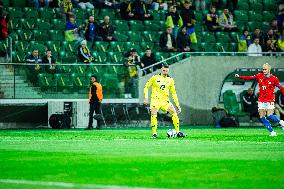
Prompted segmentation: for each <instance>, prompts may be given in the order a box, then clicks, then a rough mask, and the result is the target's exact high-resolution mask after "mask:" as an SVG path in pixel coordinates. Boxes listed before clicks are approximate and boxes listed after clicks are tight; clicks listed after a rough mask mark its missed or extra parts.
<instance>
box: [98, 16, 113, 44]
mask: <svg viewBox="0 0 284 189" xmlns="http://www.w3.org/2000/svg"><path fill="white" fill-rule="evenodd" d="M99 35H100V36H101V37H102V38H103V40H104V41H116V38H115V37H114V27H113V26H112V25H111V24H110V22H109V16H105V17H104V22H103V23H101V25H100V34H99Z"/></svg>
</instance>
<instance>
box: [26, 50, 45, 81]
mask: <svg viewBox="0 0 284 189" xmlns="http://www.w3.org/2000/svg"><path fill="white" fill-rule="evenodd" d="M26 63H28V64H33V65H31V66H28V69H29V73H28V78H30V81H31V82H32V83H33V84H35V83H37V74H38V73H40V72H43V71H44V67H43V66H40V65H39V64H41V63H42V59H41V57H40V56H39V55H38V49H33V50H32V54H30V55H28V56H27V57H26Z"/></svg>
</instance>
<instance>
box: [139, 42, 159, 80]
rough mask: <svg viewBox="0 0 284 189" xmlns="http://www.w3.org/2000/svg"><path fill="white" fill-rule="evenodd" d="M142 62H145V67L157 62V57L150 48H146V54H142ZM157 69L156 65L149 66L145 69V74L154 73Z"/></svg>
mask: <svg viewBox="0 0 284 189" xmlns="http://www.w3.org/2000/svg"><path fill="white" fill-rule="evenodd" d="M141 62H142V64H144V67H148V66H151V65H153V64H155V63H156V62H157V60H156V57H155V55H153V54H152V52H151V49H150V48H147V49H146V52H145V54H144V56H142V58H141ZM155 70H156V67H155V66H154V67H151V68H148V69H146V70H144V72H143V75H146V74H148V73H152V72H154V71H155Z"/></svg>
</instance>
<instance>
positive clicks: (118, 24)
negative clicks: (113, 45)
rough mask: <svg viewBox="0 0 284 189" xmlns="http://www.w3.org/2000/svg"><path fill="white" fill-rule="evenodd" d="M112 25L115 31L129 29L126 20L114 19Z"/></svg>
mask: <svg viewBox="0 0 284 189" xmlns="http://www.w3.org/2000/svg"><path fill="white" fill-rule="evenodd" d="M114 26H115V30H116V31H129V26H128V24H127V22H126V21H122V20H115V21H114Z"/></svg>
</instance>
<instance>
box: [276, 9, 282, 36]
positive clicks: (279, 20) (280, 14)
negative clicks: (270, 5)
mask: <svg viewBox="0 0 284 189" xmlns="http://www.w3.org/2000/svg"><path fill="white" fill-rule="evenodd" d="M283 21H284V9H282V10H280V12H279V15H278V16H277V27H278V31H279V33H282V31H283Z"/></svg>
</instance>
